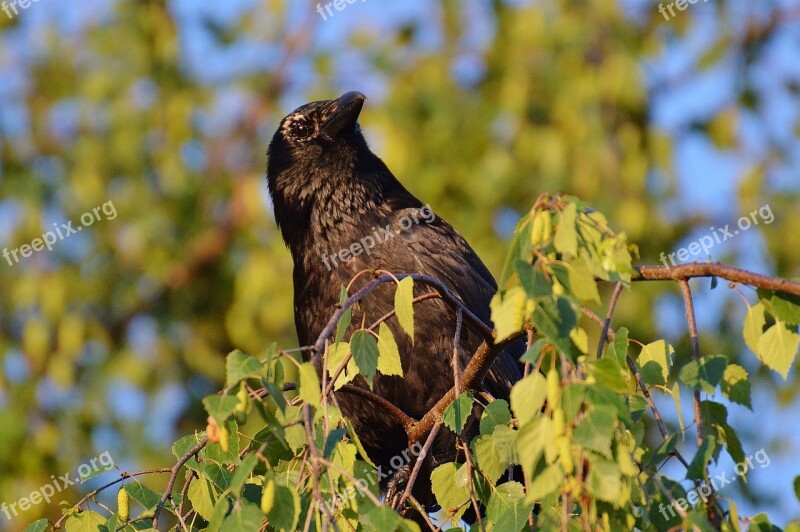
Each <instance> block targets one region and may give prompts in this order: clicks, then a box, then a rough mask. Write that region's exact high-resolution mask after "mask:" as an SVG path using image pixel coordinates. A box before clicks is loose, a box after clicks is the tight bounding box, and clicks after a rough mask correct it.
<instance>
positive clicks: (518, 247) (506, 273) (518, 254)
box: [498, 216, 533, 286]
mask: <svg viewBox="0 0 800 532" xmlns="http://www.w3.org/2000/svg"><path fill="white" fill-rule="evenodd" d="M532 225H533V224H532V223H531V220H530V217H529V216H526V217H525V218H523V219H522V220H520V221H519V222H518V223H517V227H516V228H515V229H514V238H512V240H511V245H509V247H508V254H507V255H506V260H505V262H504V264H503V273H502V274H501V275H500V281H499V283H498V286H504V285H505V284H506V281H508V278H509V277H511V274H512V273H514V266H515V265H516V263H517V260H518V259H527V258H528V255H529V251H528V250H529V249H530V239H531V226H532Z"/></svg>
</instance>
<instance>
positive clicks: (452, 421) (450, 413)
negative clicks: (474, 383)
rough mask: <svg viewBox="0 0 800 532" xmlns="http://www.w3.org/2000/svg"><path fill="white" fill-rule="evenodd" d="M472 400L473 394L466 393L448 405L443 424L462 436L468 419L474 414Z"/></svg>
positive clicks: (443, 414)
mask: <svg viewBox="0 0 800 532" xmlns="http://www.w3.org/2000/svg"><path fill="white" fill-rule="evenodd" d="M472 399H473V398H472V394H471V393H469V392H464V393H462V394H461V395H459V396H458V398H457V399H456V400H455V401H453V402H452V403H450V404H449V405H447V408H445V409H444V412H443V413H442V423H444V425H445V426H446V427H447V428H449V429H450V430H452V431H453V432H455V433H456V434H461V431H462V430H464V425H465V424H466V422H467V418H468V417H469V415H470V414H471V413H472Z"/></svg>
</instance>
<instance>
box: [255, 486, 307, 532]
mask: <svg viewBox="0 0 800 532" xmlns="http://www.w3.org/2000/svg"><path fill="white" fill-rule="evenodd" d="M300 509H301V506H300V494H299V492H298V490H297V489H290V488H287V487H286V486H281V485H276V486H275V502H274V503H273V505H272V509H271V510H270V511H269V513H268V514H267V518H268V519H269V523H270V525H271V526H270V529H274V530H285V531H287V532H293V531H294V530H296V529H297V521H298V519H299V518H300ZM258 529H259V526H256V527H255V528H246V529H243V530H258Z"/></svg>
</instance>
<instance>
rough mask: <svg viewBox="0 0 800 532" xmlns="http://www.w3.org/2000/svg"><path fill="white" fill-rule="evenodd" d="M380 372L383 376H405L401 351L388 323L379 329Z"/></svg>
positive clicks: (382, 324)
mask: <svg viewBox="0 0 800 532" xmlns="http://www.w3.org/2000/svg"><path fill="white" fill-rule="evenodd" d="M378 371H379V372H380V373H381V374H382V375H399V376H400V377H402V376H403V365H402V363H401V361H400V351H399V350H398V348H397V342H395V341H394V335H393V334H392V330H391V329H390V328H389V326H388V325H386V323H381V325H380V327H379V328H378Z"/></svg>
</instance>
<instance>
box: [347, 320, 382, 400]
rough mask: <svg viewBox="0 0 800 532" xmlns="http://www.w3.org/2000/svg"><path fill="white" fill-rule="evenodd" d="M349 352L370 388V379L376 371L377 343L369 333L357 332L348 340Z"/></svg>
mask: <svg viewBox="0 0 800 532" xmlns="http://www.w3.org/2000/svg"><path fill="white" fill-rule="evenodd" d="M350 351H352V353H353V360H355V363H356V366H357V367H358V372H359V374H361V376H362V377H364V379H366V381H367V383H368V384H369V386H370V388H371V387H372V379H374V378H375V372H376V371H377V370H378V341H377V340H376V339H375V337H374V336H373V335H372V333H370V332H369V331H366V330H364V329H361V330H358V331H356V332H355V334H353V338H352V339H351V340H350Z"/></svg>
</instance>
